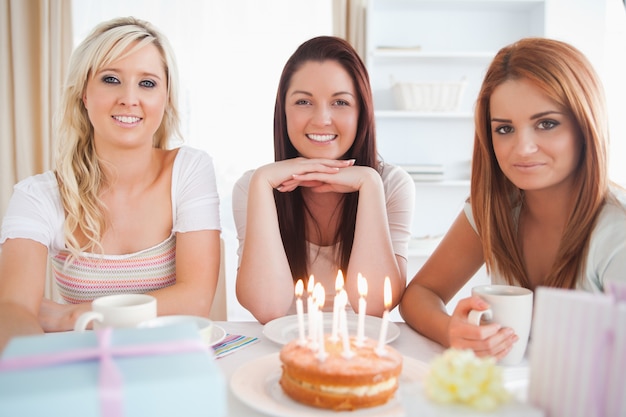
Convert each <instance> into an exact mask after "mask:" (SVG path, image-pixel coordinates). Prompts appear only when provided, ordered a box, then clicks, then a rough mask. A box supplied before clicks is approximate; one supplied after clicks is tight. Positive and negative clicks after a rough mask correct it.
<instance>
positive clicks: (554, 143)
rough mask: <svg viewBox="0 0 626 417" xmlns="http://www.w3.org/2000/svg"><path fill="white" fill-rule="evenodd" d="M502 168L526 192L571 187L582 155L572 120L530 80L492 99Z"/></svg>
mask: <svg viewBox="0 0 626 417" xmlns="http://www.w3.org/2000/svg"><path fill="white" fill-rule="evenodd" d="M490 113H491V132H492V137H493V149H494V152H495V155H496V158H497V160H498V164H499V165H500V169H502V171H503V172H504V174H505V175H506V176H507V178H509V180H510V181H511V182H512V183H513V184H515V185H516V186H517V187H518V188H520V189H522V190H525V191H532V190H546V189H556V188H561V187H566V189H568V188H569V187H571V186H572V180H573V174H574V171H575V169H576V167H577V165H578V162H579V160H580V155H581V146H582V145H581V144H582V141H581V140H580V139H579V138H578V137H577V132H576V127H575V123H574V120H573V118H572V117H571V116H570V115H569V114H567V113H566V112H565V111H564V109H563V108H561V106H559V105H557V104H556V103H555V102H554V101H552V100H551V99H549V98H548V97H547V96H546V95H545V94H544V93H543V92H542V91H541V90H540V89H538V88H537V87H536V86H534V85H533V84H532V83H530V82H529V81H528V80H524V79H519V80H508V81H505V82H504V83H502V84H501V85H499V86H498V87H497V88H496V89H495V90H494V92H493V94H492V96H491V100H490Z"/></svg>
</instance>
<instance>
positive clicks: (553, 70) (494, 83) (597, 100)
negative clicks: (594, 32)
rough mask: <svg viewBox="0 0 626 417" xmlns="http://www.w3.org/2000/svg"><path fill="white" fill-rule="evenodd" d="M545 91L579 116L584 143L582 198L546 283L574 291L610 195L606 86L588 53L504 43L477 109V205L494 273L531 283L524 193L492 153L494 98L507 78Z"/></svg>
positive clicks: (539, 42) (547, 44) (578, 194)
mask: <svg viewBox="0 0 626 417" xmlns="http://www.w3.org/2000/svg"><path fill="white" fill-rule="evenodd" d="M511 79H524V80H528V81H530V82H531V83H533V84H534V85H535V86H537V87H538V88H540V89H541V90H542V91H543V92H544V93H545V94H546V96H548V97H549V98H550V99H551V100H553V101H554V102H556V103H557V104H558V105H560V106H562V108H563V109H565V110H566V111H567V112H568V113H569V115H570V116H571V117H572V119H573V121H574V123H575V127H576V131H577V136H578V138H579V140H580V141H581V145H582V146H581V149H582V151H581V156H580V161H579V162H578V165H577V168H576V171H575V172H574V186H575V187H576V191H575V193H574V194H575V196H574V198H575V201H574V204H573V208H572V211H571V213H568V217H567V222H566V225H565V230H564V233H563V236H562V238H561V243H560V246H559V249H558V253H557V256H556V260H555V262H554V264H553V265H552V269H551V271H550V273H549V274H548V276H547V277H546V279H545V280H544V281H543V282H542V283H541V285H545V286H552V287H562V288H574V287H575V286H576V280H577V278H578V276H579V273H580V272H581V271H582V270H583V268H584V265H585V259H586V253H587V250H588V246H589V239H590V235H591V231H592V230H593V226H594V223H595V221H596V218H597V216H598V213H599V212H600V210H601V208H602V206H603V204H604V203H605V201H606V198H607V195H608V186H609V181H608V174H607V148H608V136H609V135H608V121H607V115H606V108H605V100H604V91H603V88H602V85H601V83H600V80H599V78H598V76H597V74H596V73H595V71H594V69H593V68H592V66H591V64H590V63H589V61H588V60H587V58H586V57H585V56H584V55H583V54H582V53H581V52H580V51H578V50H577V49H576V48H574V47H572V46H571V45H569V44H566V43H564V42H560V41H556V40H551V39H545V38H527V39H522V40H520V41H518V42H516V43H514V44H512V45H509V46H507V47H504V48H502V49H501V50H500V51H499V52H498V54H497V55H496V57H495V58H494V60H493V62H492V63H491V65H490V66H489V69H488V70H487V73H486V75H485V79H484V81H483V84H482V87H481V90H480V93H479V96H478V100H477V102H476V112H475V129H476V130H475V136H474V152H473V159H472V180H471V193H470V202H471V206H472V211H473V215H474V218H475V220H476V226H477V229H478V234H479V235H480V237H481V239H482V244H483V252H484V256H485V261H486V265H487V269H488V270H493V269H494V268H496V267H497V269H498V271H499V272H500V273H501V274H502V275H503V276H504V277H505V279H506V280H507V281H508V282H509V283H514V282H515V281H517V283H519V284H520V285H522V286H524V287H528V288H530V287H531V283H530V280H529V277H528V274H527V271H526V268H525V266H524V262H523V257H522V251H521V248H520V246H519V242H518V240H517V226H516V220H515V219H514V217H513V213H514V209H515V208H516V207H518V206H520V204H522V203H523V191H522V190H520V189H518V188H517V187H516V186H515V185H514V184H513V183H512V182H511V181H509V180H508V179H507V178H506V176H505V175H504V173H503V172H502V171H501V169H500V167H499V165H498V161H497V160H496V157H495V153H494V150H493V142H492V135H491V122H490V119H491V115H490V111H489V101H490V98H491V95H492V93H493V91H494V90H495V88H496V87H498V86H499V85H500V84H502V83H503V82H505V81H507V80H511Z"/></svg>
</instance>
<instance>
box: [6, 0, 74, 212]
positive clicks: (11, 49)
mask: <svg viewBox="0 0 626 417" xmlns="http://www.w3.org/2000/svg"><path fill="white" fill-rule="evenodd" d="M71 17H72V14H71V0H0V216H4V213H5V210H6V206H7V204H8V201H9V198H10V196H11V193H12V191H13V185H14V184H15V183H16V182H18V181H19V180H21V179H24V178H26V177H28V176H30V175H33V174H37V173H41V172H43V171H46V170H48V169H50V168H51V167H52V159H53V152H52V150H53V149H54V140H53V132H52V129H53V114H54V112H55V110H56V109H57V106H58V103H59V100H60V93H61V87H62V85H63V78H64V75H65V70H66V67H67V64H68V61H69V55H70V53H71V50H72V25H71Z"/></svg>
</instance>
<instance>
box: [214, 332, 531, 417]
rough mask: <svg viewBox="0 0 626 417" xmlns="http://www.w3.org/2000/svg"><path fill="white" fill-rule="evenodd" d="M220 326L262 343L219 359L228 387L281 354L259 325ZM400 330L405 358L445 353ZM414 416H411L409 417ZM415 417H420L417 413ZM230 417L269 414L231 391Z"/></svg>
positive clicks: (398, 344)
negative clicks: (242, 370) (243, 368)
mask: <svg viewBox="0 0 626 417" xmlns="http://www.w3.org/2000/svg"><path fill="white" fill-rule="evenodd" d="M216 324H217V325H218V326H220V327H222V328H223V329H224V330H225V331H226V332H227V333H229V334H239V335H244V336H253V337H258V338H259V341H258V342H256V343H254V344H252V345H248V346H246V347H244V348H241V349H239V350H237V351H235V352H233V353H231V354H230V355H227V356H224V357H221V358H219V359H217V361H216V362H217V364H218V366H219V368H220V369H221V370H222V372H223V374H224V376H225V378H226V380H227V383H228V384H229V383H230V378H231V376H232V375H233V373H234V372H235V371H236V370H237V368H238V367H239V366H240V365H242V364H244V363H246V362H248V361H250V360H253V359H256V358H259V357H262V356H265V355H269V354H271V353H276V352H278V351H279V350H280V348H281V345H279V344H277V343H275V342H273V341H271V340H269V339H267V338H266V337H265V336H264V335H263V325H261V324H259V323H258V322H237V321H233V322H216ZM396 324H397V325H398V326H399V327H400V336H399V337H398V338H397V339H396V340H395V341H393V342H392V343H391V344H390V346H393V347H394V348H395V349H397V350H398V351H399V352H400V353H402V354H403V355H404V356H408V357H411V358H414V359H417V360H419V361H421V362H425V363H428V362H430V360H431V359H432V358H433V357H435V356H436V355H438V354H440V353H441V352H443V350H444V349H443V347H442V346H441V345H439V344H438V343H435V342H433V341H431V340H430V339H427V338H425V337H424V336H422V335H420V334H419V333H417V332H416V331H414V330H413V329H411V328H410V327H409V326H408V325H407V324H406V323H396ZM526 366H527V362H524V363H523V364H522V365H521V368H522V369H523V368H525V367H526ZM411 415H413V414H412V413H410V412H408V413H407V416H411ZM415 415H416V416H417V415H419V413H418V412H417V410H415ZM228 416H229V417H239V416H241V417H243V416H245V417H256V416H259V417H260V416H267V414H264V413H261V412H260V411H257V410H255V409H253V408H251V407H249V406H248V405H246V404H244V403H243V402H241V401H240V400H239V399H238V398H237V397H236V395H235V394H233V392H232V391H231V389H230V386H229V387H228ZM493 416H494V417H499V414H498V413H494V414H493Z"/></svg>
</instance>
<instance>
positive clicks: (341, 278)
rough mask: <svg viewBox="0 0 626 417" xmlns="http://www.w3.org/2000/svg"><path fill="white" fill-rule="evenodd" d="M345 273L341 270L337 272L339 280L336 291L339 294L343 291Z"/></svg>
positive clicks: (336, 282) (336, 281)
mask: <svg viewBox="0 0 626 417" xmlns="http://www.w3.org/2000/svg"><path fill="white" fill-rule="evenodd" d="M343 282H344V281H343V273H342V272H341V269H340V270H339V271H337V278H336V279H335V290H336V291H337V292H339V291H341V290H342V289H343Z"/></svg>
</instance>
